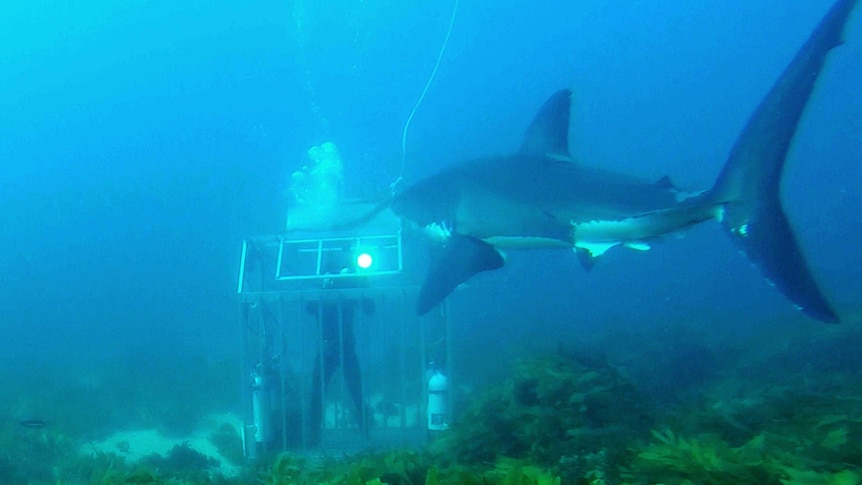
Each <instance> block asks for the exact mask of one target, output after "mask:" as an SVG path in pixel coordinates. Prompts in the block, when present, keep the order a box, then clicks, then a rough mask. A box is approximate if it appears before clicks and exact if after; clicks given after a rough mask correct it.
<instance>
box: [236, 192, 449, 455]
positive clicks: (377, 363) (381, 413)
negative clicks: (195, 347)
mask: <svg viewBox="0 0 862 485" xmlns="http://www.w3.org/2000/svg"><path fill="white" fill-rule="evenodd" d="M351 209H353V210H356V209H357V208H356V207H352V208H351ZM420 259H422V258H415V257H413V255H411V254H410V252H409V251H407V250H406V248H405V247H404V245H403V240H402V234H401V224H400V221H399V220H398V219H397V218H395V216H393V215H390V214H384V215H380V216H378V217H377V218H375V219H374V220H373V221H372V222H371V223H369V224H366V225H364V226H363V227H362V228H359V229H357V230H354V231H351V232H349V233H346V232H332V231H303V232H299V231H290V232H289V234H282V235H274V236H268V237H256V238H248V239H246V240H244V241H243V243H242V253H241V261H240V269H239V281H238V285H237V293H238V294H239V301H240V311H239V323H240V329H241V334H242V336H241V342H242V350H241V353H242V360H241V362H242V363H241V365H242V376H243V382H242V384H241V386H242V400H243V408H242V409H243V412H242V414H243V432H242V438H243V450H244V454H245V456H246V457H247V458H256V457H258V456H260V455H261V454H268V453H277V452H279V451H286V450H290V451H310V452H323V453H342V452H356V451H361V450H365V449H381V448H392V447H411V446H419V445H421V444H423V443H424V442H425V441H426V440H427V437H428V436H429V429H431V430H438V429H441V428H443V427H445V426H446V421H447V419H448V416H447V414H448V412H447V411H448V409H451V408H450V406H448V403H449V393H448V392H446V391H447V389H448V385H447V384H448V383H447V381H446V377H448V376H447V374H448V372H447V369H448V368H450V364H451V352H450V345H449V325H448V319H447V318H446V308H445V305H441V307H440V308H439V309H437V310H434V311H432V312H429V314H427V315H425V316H421V317H420V316H417V315H416V312H415V309H414V308H415V302H416V299H417V293H418V287H417V286H416V285H415V284H413V282H412V281H413V280H414V279H415V278H414V276H415V272H416V271H415V270H416V269H417V268H415V267H412V266H415V265H411V264H410V262H411V261H419V260H420ZM441 379H442V380H441ZM441 382H442V386H441V385H440V384H441ZM429 388H430V395H429ZM429 397H430V400H429Z"/></svg>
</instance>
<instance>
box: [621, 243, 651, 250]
mask: <svg viewBox="0 0 862 485" xmlns="http://www.w3.org/2000/svg"><path fill="white" fill-rule="evenodd" d="M623 246H625V247H627V248H629V249H634V250H635V251H649V250H650V249H652V247H651V246H650V245H649V244H647V243H645V242H643V241H629V242H627V243H624V244H623Z"/></svg>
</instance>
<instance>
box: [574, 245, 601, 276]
mask: <svg viewBox="0 0 862 485" xmlns="http://www.w3.org/2000/svg"><path fill="white" fill-rule="evenodd" d="M574 250H575V256H577V257H578V262H579V263H581V268H584V271H586V272H587V273H589V272H590V271H592V270H593V266H595V265H596V261H598V260H599V258H598V257H597V256H593V255H592V254H590V252H589V251H587V250H586V249H584V248H575V249H574Z"/></svg>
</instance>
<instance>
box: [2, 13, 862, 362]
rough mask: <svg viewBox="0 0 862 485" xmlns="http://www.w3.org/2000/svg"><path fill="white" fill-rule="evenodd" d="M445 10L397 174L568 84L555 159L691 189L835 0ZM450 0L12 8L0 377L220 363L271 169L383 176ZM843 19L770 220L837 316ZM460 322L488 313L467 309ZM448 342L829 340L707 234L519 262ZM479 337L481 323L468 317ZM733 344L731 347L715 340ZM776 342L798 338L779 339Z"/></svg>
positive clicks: (360, 188)
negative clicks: (322, 154) (53, 369)
mask: <svg viewBox="0 0 862 485" xmlns="http://www.w3.org/2000/svg"><path fill="white" fill-rule="evenodd" d="M830 3H831V2H830V1H829V0H816V1H815V0H759V1H756V2H740V1H737V2H726V1H720V0H704V1H699V2H682V1H670V0H663V1H651V2H632V1H622V0H609V1H605V2H569V1H545V2H526V1H515V0H499V1H495V2H468V1H464V2H462V3H461V5H460V8H459V10H458V13H457V19H456V22H455V25H454V30H453V32H452V36H451V39H450V42H449V45H448V50H447V52H446V55H445V57H444V58H443V60H442V63H441V65H440V69H439V72H438V74H437V77H436V79H435V82H434V84H433V85H432V87H431V89H430V91H429V92H428V95H427V97H426V99H425V101H424V103H423V104H422V106H421V107H420V109H419V111H418V113H417V115H416V118H415V119H414V122H413V124H412V126H411V129H410V132H409V136H408V139H407V160H408V165H407V167H406V174H407V178H408V181H409V180H416V178H417V177H418V176H420V175H422V174H426V173H429V172H432V171H434V170H436V169H438V168H440V167H443V166H446V165H448V164H451V163H454V162H456V161H458V160H460V159H464V158H469V157H474V156H483V155H490V154H501V153H506V152H509V151H512V150H514V149H516V147H517V146H518V145H519V143H520V138H521V135H522V131H523V129H524V128H525V126H526V125H527V123H528V122H529V121H530V119H531V117H532V115H533V113H534V111H535V110H536V109H537V108H538V106H539V105H541V103H542V102H543V101H544V99H545V98H546V97H547V96H548V95H549V94H550V93H552V92H554V91H556V90H557V89H560V88H563V87H570V88H572V89H573V91H574V93H575V95H574V105H573V112H572V129H571V133H570V137H571V144H572V153H573V154H574V156H575V157H576V158H578V159H580V160H583V161H584V162H585V163H589V164H595V165H598V166H603V167H606V168H608V169H612V170H619V171H625V172H629V173H633V174H636V175H639V176H643V177H646V178H655V179H658V178H659V177H661V176H663V175H670V176H671V177H672V178H673V180H674V182H675V183H676V184H677V185H679V186H682V187H690V188H706V187H708V186H709V185H710V184H711V183H712V180H713V178H714V177H715V176H716V175H717V173H718V171H719V170H720V168H721V166H722V163H723V161H724V159H725V156H726V154H727V152H728V151H729V148H730V146H731V144H732V143H733V141H734V139H735V137H736V136H737V134H738V133H739V131H740V129H741V127H742V126H743V124H744V123H745V121H746V119H747V117H748V116H749V114H750V113H751V112H752V110H753V109H754V107H755V106H756V104H757V102H758V101H759V99H760V98H761V97H762V96H763V94H764V93H765V91H766V90H767V89H768V88H769V86H770V85H771V83H772V82H773V81H774V80H775V79H776V77H777V76H778V75H779V73H780V72H781V70H782V69H783V67H784V65H785V64H786V63H787V62H788V61H789V59H790V58H791V56H792V55H793V54H794V53H795V51H796V49H797V48H798V47H799V46H800V45H801V43H802V42H803V41H804V40H805V38H806V37H807V35H808V34H809V32H810V31H811V29H812V28H813V27H814V25H816V23H817V22H818V21H819V19H820V18H821V16H822V15H823V14H824V12H825V11H826V10H827V9H828V7H829V5H830ZM451 8H452V3H451V2H449V1H445V2H422V3H416V4H411V2H400V1H394V0H389V1H383V0H366V1H364V2H353V1H351V2H342V1H335V0H327V1H322V2H311V1H301V0H297V1H295V2H265V1H255V2H207V4H206V6H204V4H202V3H196V2H190V3H185V2H181V3H179V4H177V3H175V2H171V3H170V5H168V4H163V5H159V4H152V3H148V2H147V3H142V2H109V1H95V2H84V3H80V2H24V1H18V2H15V3H14V4H12V5H9V6H5V7H4V12H3V14H2V16H0V73H2V75H0V166H2V172H0V184H2V191H0V214H2V217H0V224H2V225H0V240H2V248H3V250H2V252H0V274H2V288H3V296H2V299H0V332H2V338H0V362H2V363H3V364H4V365H6V366H7V369H8V368H16V367H17V366H18V365H21V366H23V367H26V366H28V365H30V364H32V363H33V362H34V361H36V362H42V363H45V362H49V363H50V362H65V361H81V360H93V361H98V360H100V359H103V358H112V357H114V356H116V355H123V354H125V353H129V352H147V351H149V350H150V349H159V355H172V356H176V357H177V358H182V356H185V355H190V354H194V355H200V354H204V355H235V354H236V352H237V351H238V344H237V342H236V338H237V334H238V332H237V330H236V326H237V303H236V298H235V286H236V274H237V264H238V260H239V248H240V242H241V240H242V238H243V237H245V236H250V235H257V234H271V233H276V232H278V231H280V230H282V228H283V222H284V216H285V211H286V206H287V196H286V189H287V183H288V177H289V175H290V173H291V172H292V171H294V170H297V169H298V168H299V167H300V166H301V165H302V164H303V163H304V162H305V151H306V150H307V148H308V147H310V146H312V145H315V144H319V143H321V142H323V141H334V142H335V143H336V144H338V146H339V148H340V149H341V151H342V155H343V161H344V163H345V169H346V172H347V176H348V177H347V182H346V185H347V190H348V192H349V193H352V194H357V195H367V194H374V193H380V191H381V190H385V187H386V186H387V184H389V183H390V182H392V181H393V180H394V179H395V178H396V177H397V175H398V172H399V167H400V160H401V151H400V150H401V133H402V128H403V125H404V122H405V120H406V118H407V115H408V114H409V112H410V110H411V108H412V107H413V104H414V103H415V101H416V99H417V97H418V95H419V93H420V92H421V89H422V86H423V85H424V83H425V81H426V79H427V77H428V75H429V73H430V71H431V69H432V67H433V65H434V61H435V59H436V56H437V53H438V49H439V48H440V44H441V42H442V39H443V37H444V35H445V31H446V26H447V24H448V21H449V16H450V13H451ZM860 59H862V15H860V12H858V11H857V12H856V13H855V15H854V19H853V20H852V21H851V23H850V25H849V26H848V30H847V43H846V45H844V46H842V47H841V48H839V49H837V50H835V51H834V52H833V54H832V55H831V56H830V59H829V62H828V64H827V67H826V70H825V72H824V74H823V76H822V78H821V80H820V83H819V86H818V89H817V92H816V94H815V96H814V98H813V100H812V102H811V105H810V106H809V108H808V110H807V113H806V116H805V118H804V120H803V123H802V125H801V127H800V132H799V134H798V136H797V138H796V141H795V144H794V147H793V150H792V152H791V155H790V160H789V161H788V169H787V173H786V179H785V185H784V200H785V203H786V207H787V211H788V213H789V214H790V218H791V220H792V222H793V224H794V226H795V228H796V231H797V234H798V236H799V238H800V240H801V242H802V245H803V246H804V248H805V251H806V254H807V256H808V258H809V261H810V262H811V264H812V266H813V268H814V270H815V272H816V275H817V277H818V279H819V281H820V282H821V284H822V286H823V288H824V289H825V291H826V293H827V294H828V295H829V296H830V298H831V300H832V301H834V302H835V305H836V307H837V309H838V311H839V313H841V314H842V315H844V316H845V317H846V319H848V320H849V321H851V322H857V323H858V321H859V319H860V317H859V315H860V310H862V301H861V300H860V297H859V295H860V294H862V253H860V251H859V249H858V244H859V241H860V237H862V216H860V213H862V211H860V208H862V195H860V187H862V155H860V154H862V93H861V92H860V88H859V87H860V86H862V62H860ZM476 302H483V304H482V305H480V306H481V308H476V306H477V305H476ZM452 305H453V308H454V310H455V311H456V314H455V315H456V317H455V319H456V322H457V324H458V329H459V330H458V333H459V338H461V339H462V340H461V341H462V342H464V345H470V343H471V342H472V343H482V342H486V341H488V340H489V339H490V340H493V341H495V342H499V343H501V344H506V343H509V344H514V342H515V341H517V342H518V343H523V337H524V336H527V337H533V338H535V339H536V341H537V342H540V341H541V342H545V343H547V342H550V341H555V340H562V339H571V338H586V337H584V336H586V335H589V336H592V338H598V337H595V336H596V335H600V334H602V333H603V332H604V333H607V332H610V331H613V332H626V331H627V330H628V329H631V330H633V331H636V332H638V333H639V334H645V335H647V336H649V337H651V338H654V339H661V338H663V331H664V330H663V329H664V328H665V326H667V325H679V324H685V325H691V326H693V327H695V328H709V329H711V331H715V332H717V333H721V332H727V333H730V334H733V333H734V332H743V331H748V330H751V329H755V330H756V331H758V332H760V331H763V332H764V333H767V332H769V331H772V330H771V329H773V328H774V335H775V338H776V339H780V338H783V337H784V335H785V329H787V328H788V327H789V328H792V329H794V331H795V332H800V333H802V334H803V335H816V334H818V332H822V331H825V330H823V329H824V328H825V326H823V325H822V324H820V323H818V322H815V321H812V320H809V319H807V318H805V317H804V316H802V315H800V314H798V313H797V312H795V311H794V310H793V308H792V306H791V305H790V304H789V303H788V302H787V301H786V300H785V299H784V298H783V297H782V296H781V295H779V294H778V293H777V292H776V291H775V290H774V289H772V288H771V287H769V286H768V285H767V284H766V283H765V282H764V280H763V278H761V277H760V275H759V273H758V272H757V271H756V270H755V269H754V268H753V267H751V266H750V265H749V264H748V263H747V262H746V260H745V259H744V257H742V256H741V255H739V254H737V251H736V249H735V248H734V247H733V246H732V244H731V243H730V241H729V240H728V239H727V238H726V237H725V235H724V234H723V232H722V231H721V229H720V228H719V227H718V226H717V225H716V224H714V223H707V224H704V225H703V226H702V227H697V228H695V229H693V230H692V231H690V232H689V233H688V234H687V236H686V237H685V238H683V239H675V238H670V239H668V241H667V242H666V243H664V244H661V245H658V246H656V247H655V248H654V249H653V250H652V251H650V252H649V253H646V254H641V253H636V252H628V251H624V250H619V251H612V252H610V253H609V254H608V255H607V256H606V257H604V258H603V260H602V261H600V262H599V264H598V265H597V266H596V267H595V268H594V270H593V272H592V273H591V274H585V273H584V272H583V271H582V270H581V268H580V267H579V266H578V264H577V262H576V260H575V258H574V257H573V256H572V255H570V254H568V253H566V252H535V253H519V254H512V255H510V260H509V267H507V268H506V269H504V270H502V271H498V272H496V273H493V274H485V275H481V276H480V277H477V278H475V279H474V280H472V281H471V282H470V285H469V286H468V287H467V288H466V289H464V290H461V291H459V292H457V293H456V294H455V295H454V296H453V297H452ZM479 317H481V318H479ZM724 329H726V330H724ZM786 338H789V337H786Z"/></svg>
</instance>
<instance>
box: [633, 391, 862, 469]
mask: <svg viewBox="0 0 862 485" xmlns="http://www.w3.org/2000/svg"><path fill="white" fill-rule="evenodd" d="M847 389H848V390H850V389H852V387H848V388H847ZM716 395H717V394H716ZM708 402H710V405H709V407H707V408H703V407H701V408H699V409H697V408H695V409H691V410H689V412H684V410H678V412H676V413H674V415H672V416H668V417H667V419H666V423H667V424H669V423H674V424H673V426H674V428H675V429H677V430H678V431H673V430H671V429H670V428H666V429H662V430H655V431H653V433H652V440H651V442H650V443H649V444H648V445H646V446H645V447H644V448H642V449H641V450H639V452H638V454H637V458H636V459H635V461H634V462H633V464H632V468H633V469H634V470H637V472H638V473H637V474H638V476H639V477H641V478H645V479H648V480H661V481H662V482H663V483H667V484H676V483H680V484H682V483H712V484H723V483H726V484H736V483H760V484H812V485H814V484H839V483H841V484H855V483H862V469H860V468H859V465H858V464H860V463H862V399H860V398H859V397H853V396H850V395H842V394H831V393H830V394H819V393H814V392H812V391H810V390H805V388H804V387H803V386H798V389H795V388H788V387H785V386H774V387H762V388H759V389H751V390H750V397H747V398H745V399H731V398H723V399H716V400H713V401H708Z"/></svg>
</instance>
